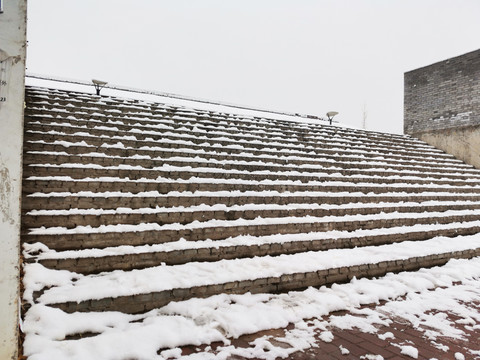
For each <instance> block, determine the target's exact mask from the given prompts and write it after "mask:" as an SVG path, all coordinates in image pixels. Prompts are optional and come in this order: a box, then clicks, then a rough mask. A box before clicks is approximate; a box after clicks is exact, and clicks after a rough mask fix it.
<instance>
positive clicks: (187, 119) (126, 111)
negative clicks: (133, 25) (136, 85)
mask: <svg viewBox="0 0 480 360" xmlns="http://www.w3.org/2000/svg"><path fill="white" fill-rule="evenodd" d="M89 100H91V101H89ZM26 101H27V103H28V104H29V107H28V108H27V111H28V110H29V109H34V110H35V112H37V113H38V111H41V110H47V109H50V110H51V109H56V110H57V112H68V111H71V110H72V109H71V108H72V101H71V99H66V100H61V99H59V98H58V97H57V98H56V99H51V100H49V99H47V100H46V99H45V98H44V97H43V96H42V98H40V99H37V101H35V98H34V97H32V96H29V95H28V94H27V97H26ZM115 106H117V107H121V109H122V110H121V111H115V113H114V114H112V108H113V107H115ZM74 107H75V109H78V110H77V111H78V112H81V113H82V114H88V115H90V116H89V118H91V115H103V116H106V117H110V118H111V117H112V115H114V116H115V117H116V118H117V119H118V118H120V119H121V120H122V121H124V122H128V121H131V120H130V119H129V118H128V117H129V116H134V117H135V119H134V120H137V121H138V120H139V119H141V118H142V117H147V118H157V117H158V116H159V115H160V116H161V118H172V117H175V121H176V122H177V123H180V124H185V125H188V124H189V123H191V122H192V121H196V122H197V124H199V125H202V124H207V125H210V126H214V127H223V126H225V125H230V124H231V126H235V127H237V128H240V129H241V130H251V129H252V126H253V127H254V128H267V129H268V130H270V132H272V130H278V129H280V130H282V131H283V132H291V133H293V132H294V131H299V130H300V131H301V132H302V133H303V132H305V131H310V132H311V131H315V130H318V129H321V130H322V132H323V133H325V132H327V133H330V134H332V136H334V135H338V134H340V135H341V136H342V137H348V136H351V137H353V138H356V139H362V138H375V139H377V141H381V140H383V139H385V140H390V141H396V142H399V143H402V142H404V143H407V144H409V145H411V144H413V145H416V144H422V142H420V141H418V140H417V139H414V138H409V137H405V136H401V135H394V134H384V133H378V132H372V131H364V130H359V129H349V128H341V127H337V126H329V125H327V123H326V122H320V123H310V124H306V123H294V122H291V121H282V120H277V119H265V118H256V117H248V116H241V115H232V114H218V113H214V112H209V111H204V110H192V109H186V108H183V109H181V108H174V107H169V106H162V105H161V104H160V105H159V104H151V105H139V104H138V103H136V104H134V105H127V104H125V101H123V100H121V101H115V100H113V101H112V102H109V103H108V104H106V103H100V102H99V101H98V99H93V98H92V99H84V100H82V101H81V102H78V101H75V102H74ZM115 110H116V109H115ZM252 120H254V121H252ZM117 121H118V120H117ZM423 146H425V144H424V143H423Z"/></svg>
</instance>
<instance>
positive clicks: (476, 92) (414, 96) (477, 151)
mask: <svg viewBox="0 0 480 360" xmlns="http://www.w3.org/2000/svg"><path fill="white" fill-rule="evenodd" d="M404 101H405V104H404V105H405V107H404V109H405V112H404V131H405V133H406V134H409V135H412V136H415V137H417V138H419V139H422V140H424V141H426V142H427V143H429V144H430V145H433V146H435V147H437V148H439V149H442V150H444V151H446V152H448V153H450V154H453V155H455V156H456V157H458V158H460V159H462V160H463V161H465V162H467V163H469V164H471V165H474V166H476V167H477V168H478V167H480V50H476V51H472V52H470V53H467V54H464V55H461V56H457V57H454V58H451V59H447V60H444V61H440V62H438V63H435V64H432V65H429V66H425V67H422V68H420V69H416V70H412V71H409V72H407V73H405V98H404Z"/></svg>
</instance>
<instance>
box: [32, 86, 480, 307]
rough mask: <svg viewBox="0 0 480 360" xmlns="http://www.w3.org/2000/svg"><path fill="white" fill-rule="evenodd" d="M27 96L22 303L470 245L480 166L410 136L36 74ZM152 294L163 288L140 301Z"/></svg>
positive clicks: (414, 264)
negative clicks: (95, 91) (37, 83)
mask: <svg viewBox="0 0 480 360" xmlns="http://www.w3.org/2000/svg"><path fill="white" fill-rule="evenodd" d="M26 95H27V96H26V103H27V108H26V112H25V114H26V115H25V130H26V132H25V164H24V177H25V178H24V183H23V189H24V197H23V207H22V209H23V226H22V241H23V250H24V260H25V264H26V265H25V277H24V279H25V293H24V299H25V300H26V301H27V302H29V304H30V305H33V304H34V302H38V303H40V304H44V305H45V304H46V305H52V306H53V305H55V304H57V305H58V304H63V305H61V306H65V307H66V308H68V309H69V310H71V311H77V310H81V311H85V310H89V306H92V308H94V309H96V310H108V309H117V310H121V311H124V312H132V311H133V312H141V311H144V310H145V309H150V308H154V307H155V304H156V305H159V304H161V305H163V304H165V303H167V302H168V301H171V300H181V299H183V298H188V297H191V296H204V295H205V294H206V293H202V292H201V291H203V290H201V289H199V287H203V286H209V288H208V294H210V295H211V294H214V293H219V292H229V291H231V292H235V291H237V292H246V291H250V289H249V286H250V287H251V290H252V291H254V292H258V291H287V290H290V289H294V288H295V287H303V286H307V285H315V286H318V285H321V284H322V282H321V281H320V280H318V279H317V280H315V279H313V280H314V282H313V283H308V282H307V283H306V282H304V281H303V280H302V281H296V280H295V279H296V278H295V276H297V275H298V274H299V276H300V278H301V276H302V274H307V273H310V275H311V273H312V272H321V271H327V270H328V271H330V270H332V269H334V268H345V267H349V269H350V267H351V270H349V271H352V272H351V273H348V274H349V275H348V276H355V274H356V271H358V274H359V276H375V275H379V274H382V273H386V272H388V271H396V272H397V271H400V270H402V269H403V270H404V269H406V268H407V267H410V268H411V269H414V268H419V267H420V266H433V265H435V264H438V263H439V262H442V261H443V262H445V261H447V260H448V259H449V258H450V257H472V256H474V255H475V254H477V253H478V252H479V250H478V249H479V248H480V245H479V237H478V235H477V236H475V235H472V234H476V233H477V232H478V231H480V215H478V214H479V212H478V210H477V208H478V207H479V205H480V182H479V180H480V171H479V170H477V169H474V168H472V167H471V166H468V165H466V164H464V163H462V162H461V161H459V160H457V159H455V158H453V157H452V156H451V155H448V154H445V153H443V152H441V151H440V150H438V149H435V148H433V147H431V146H429V145H427V144H426V143H424V142H422V141H420V140H417V139H414V138H411V137H409V136H402V135H390V134H381V133H374V132H368V131H363V130H355V129H348V128H340V127H335V126H328V125H326V124H324V123H323V122H321V123H314V122H313V121H312V120H310V119H298V118H296V119H292V121H286V120H285V119H284V118H282V117H279V118H278V119H276V118H265V117H263V116H264V115H265V114H263V115H261V116H257V115H253V116H243V115H235V114H229V113H226V112H224V111H222V112H219V111H214V110H210V109H207V110H198V109H189V108H186V107H179V106H170V105H166V104H155V103H151V102H147V101H136V100H135V101H133V100H127V99H119V98H113V97H106V96H101V97H99V96H95V95H89V94H82V93H76V92H67V91H56V90H49V89H41V88H33V89H32V88H27V94H26ZM272 117H274V116H272ZM200 215H201V217H199V216H200ZM168 217H170V218H169V219H168ZM192 220H193V221H192ZM42 221H43V222H44V223H43V224H42ZM454 236H456V238H455V239H452V237H454ZM411 240H415V241H411ZM36 241H39V242H36ZM354 247H356V248H354ZM168 256H171V258H170V259H169V258H168ZM422 256H423V257H424V258H422ZM114 257H115V258H114ZM121 257H123V258H121ZM427 257H430V258H428V259H427ZM122 259H123V260H122ZM161 259H166V260H165V262H166V263H167V264H171V265H166V264H162V261H161ZM69 260H70V261H69ZM397 260H398V263H396V261H397ZM122 261H123V262H125V261H128V262H129V264H128V266H126V267H125V268H123V267H122V264H121V263H122ZM386 263H388V264H387V265H388V266H387V265H385V264H386ZM42 264H44V265H42ZM368 264H371V265H372V264H374V265H375V266H373V267H369V266H368ZM384 265H385V266H387V267H385V266H384ZM89 266H90V269H89ZM355 266H356V267H357V268H356V269H355V268H354V267H355ZM365 266H366V267H365ZM360 267H361V269H363V270H361V269H360ZM65 269H68V270H65ZM76 269H78V272H79V273H76V272H75V270H76ZM102 269H103V270H102ZM118 269H127V270H118ZM365 269H370V270H372V272H365ZM360 270H361V271H360ZM370 270H369V271H370ZM101 271H103V272H101ZM332 271H333V270H332ZM362 271H363V272H362ZM100 272H101V273H100ZM95 273H96V274H95ZM82 274H84V275H82ZM89 274H90V275H89ZM93 274H95V275H93ZM296 274H297V275H296ZM344 275H345V274H342V276H343V277H341V276H340V277H337V278H336V277H335V276H333V275H332V276H333V277H329V278H328V279H329V280H328V281H330V282H335V281H343V280H345V279H346V278H345V276H346V275H345V276H344ZM265 278H282V280H281V286H280V285H279V283H278V282H277V283H275V282H273V283H272V284H270V283H268V281H267V282H266V283H264V281H265ZM160 279H161V280H160ZM262 279H263V280H262ZM335 279H337V280H335ZM342 279H343V280H342ZM256 280H258V282H256V283H254V281H256ZM294 280H295V281H294ZM248 281H250V283H249V282H248ZM315 281H316V282H315ZM319 281H320V282H319ZM232 282H237V283H242V284H243V285H244V287H243V288H242V289H239V288H237V289H232V288H229V287H228V286H234V285H232ZM218 284H220V285H221V286H218V287H215V286H216V285H218ZM228 284H230V285H228ZM258 284H264V285H265V287H262V286H263V285H262V286H260V287H259V286H257V285H258ZM227 285H228V286H227ZM180 290H181V291H180ZM199 291H200V292H199ZM159 292H160V293H162V294H163V293H165V294H166V295H165V294H164V295H165V296H166V297H164V298H162V296H163V295H158V294H157V295H158V296H160V298H162V299H163V300H162V301H163V302H162V301H159V302H157V303H155V302H154V303H150V304H147V302H148V301H147V299H149V298H151V297H152V296H154V293H155V294H156V293H159ZM157 295H155V296H157ZM126 296H128V297H131V298H128V299H127V298H122V299H120V298H119V297H126ZM142 296H143V297H142ZM176 296H178V298H177V297H176ZM104 298H115V299H114V300H108V301H106V302H105V303H102V301H103V300H102V299H104ZM94 300H95V301H94ZM96 300H98V301H96ZM83 301H87V302H86V303H82V302H83ZM89 301H91V303H89ZM109 301H111V302H112V303H111V306H110V305H108V302H109ZM89 304H90V305H89ZM135 304H136V305H135ZM152 304H153V305H152ZM55 306H56V305H55ZM152 306H153V307H152Z"/></svg>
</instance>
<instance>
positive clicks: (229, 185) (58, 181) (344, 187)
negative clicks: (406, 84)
mask: <svg viewBox="0 0 480 360" xmlns="http://www.w3.org/2000/svg"><path fill="white" fill-rule="evenodd" d="M192 176H193V175H192ZM317 180H318V178H316V179H315V180H314V181H311V182H305V183H302V182H299V181H291V180H286V181H281V182H278V181H277V182H271V181H268V180H265V178H263V179H262V180H260V181H253V180H252V181H237V182H232V181H229V180H228V179H214V178H193V179H192V178H190V177H189V178H188V180H184V181H182V180H177V181H174V180H168V179H160V180H157V179H152V180H148V179H140V180H137V181H135V180H129V179H128V178H89V179H85V178H84V179H80V180H75V179H73V178H71V177H68V176H67V177H64V178H59V177H56V176H53V177H52V176H45V177H38V176H32V177H31V178H24V180H23V185H22V191H23V193H24V194H25V195H28V194H32V193H38V192H40V191H41V192H44V193H51V192H69V193H76V192H79V191H92V189H93V190H95V191H102V192H105V191H110V192H112V191H115V192H118V191H122V192H130V193H133V194H137V193H140V192H146V191H158V192H159V193H161V194H167V193H169V192H172V191H178V192H184V191H189V192H195V191H211V192H212V191H240V192H245V191H278V192H286V191H288V192H297V191H315V192H317V191H324V192H352V193H356V192H359V193H363V194H369V193H372V194H384V193H391V192H402V193H410V194H417V193H425V192H427V193H437V192H439V191H441V192H447V193H452V194H455V193H459V194H478V193H480V188H479V187H472V186H451V185H436V186H434V185H432V184H431V183H426V184H408V183H406V182H402V183H400V184H396V183H395V182H394V180H390V181H391V182H390V183H387V182H386V181H385V179H383V182H384V183H367V182H366V181H365V180H361V181H358V182H355V180H356V179H355V178H350V179H349V181H350V183H347V182H343V183H340V182H338V183H335V182H333V183H332V182H328V183H321V182H320V181H317Z"/></svg>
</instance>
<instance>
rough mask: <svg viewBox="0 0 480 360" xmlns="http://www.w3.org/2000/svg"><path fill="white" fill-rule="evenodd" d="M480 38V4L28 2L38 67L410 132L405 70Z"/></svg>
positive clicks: (432, 0) (454, 0) (32, 54)
mask: <svg viewBox="0 0 480 360" xmlns="http://www.w3.org/2000/svg"><path fill="white" fill-rule="evenodd" d="M479 35H480V1H479V0H448V1H447V0H317V1H314V0H289V1H286V0H241V1H240V0H135V1H132V0H101V1H98V0H69V1H65V0H28V53H27V71H28V72H30V73H36V74H43V75H50V76H60V77H68V78H73V79H79V80H87V81H89V80H90V79H92V78H98V79H102V80H106V81H108V82H109V83H111V84H116V85H124V86H129V87H137V88H142V89H150V90H157V91H163V92H171V93H176V94H181V95H188V96H195V97H201V98H207V99H212V100H222V101H227V102H230V103H238V104H244V105H252V106H258V107H262V108H268V109H275V110H284V111H290V112H300V113H307V114H315V115H324V114H325V113H326V112H327V111H330V110H334V111H338V112H340V115H339V116H338V120H339V121H341V122H344V123H346V124H349V125H353V126H357V127H362V123H363V113H364V109H366V114H367V118H366V127H367V129H371V130H378V131H386V132H394V133H402V131H403V73H404V72H405V71H409V70H413V69H415V68H418V67H422V66H426V65H429V64H431V63H434V62H437V61H441V60H444V59H447V58H450V57H453V56H457V55H461V54H463V53H466V52H469V51H473V50H476V49H478V48H480V37H479Z"/></svg>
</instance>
